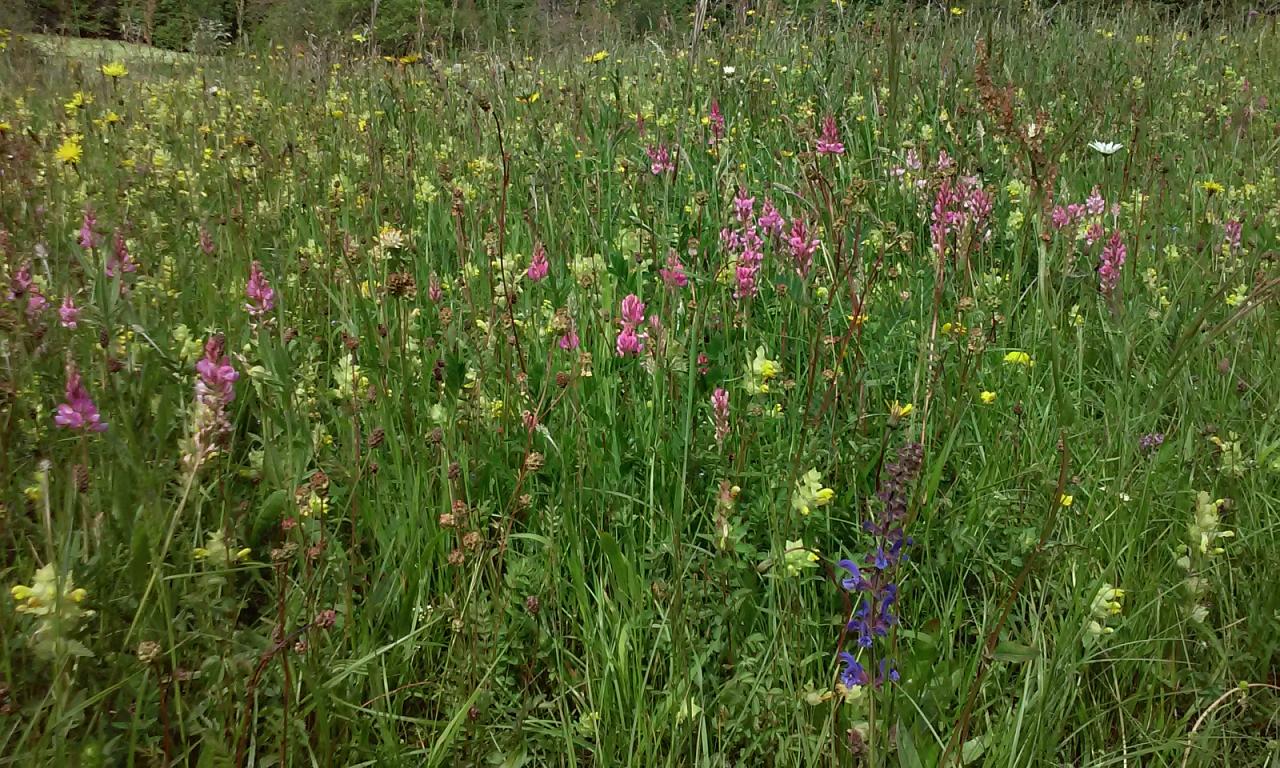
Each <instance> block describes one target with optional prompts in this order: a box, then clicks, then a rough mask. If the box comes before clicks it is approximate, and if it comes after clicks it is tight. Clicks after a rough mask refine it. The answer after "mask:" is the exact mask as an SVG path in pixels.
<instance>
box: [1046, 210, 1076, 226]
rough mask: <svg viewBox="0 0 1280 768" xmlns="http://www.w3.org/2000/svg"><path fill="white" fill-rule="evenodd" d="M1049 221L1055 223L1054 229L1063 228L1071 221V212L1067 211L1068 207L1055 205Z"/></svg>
mask: <svg viewBox="0 0 1280 768" xmlns="http://www.w3.org/2000/svg"><path fill="white" fill-rule="evenodd" d="M1049 222H1050V223H1051V224H1053V228H1054V229H1062V228H1063V227H1065V226H1067V225H1068V224H1070V223H1071V214H1069V213H1067V209H1066V208H1063V207H1062V206H1060V205H1055V206H1053V212H1052V213H1051V214H1049Z"/></svg>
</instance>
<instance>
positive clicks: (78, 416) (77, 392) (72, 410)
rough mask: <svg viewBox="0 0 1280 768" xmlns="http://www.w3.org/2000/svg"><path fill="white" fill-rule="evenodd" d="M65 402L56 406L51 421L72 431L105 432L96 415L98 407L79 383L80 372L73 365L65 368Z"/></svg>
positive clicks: (104, 425)
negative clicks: (55, 411) (56, 408)
mask: <svg viewBox="0 0 1280 768" xmlns="http://www.w3.org/2000/svg"><path fill="white" fill-rule="evenodd" d="M66 398H67V401H66V402H65V403H63V404H61V405H59V406H58V411H57V413H55V414H54V416H53V421H54V423H55V424H57V425H58V426H60V427H64V428H66V429H70V430H72V431H77V432H78V431H85V432H106V431H107V424H106V422H104V421H103V420H102V416H101V415H100V414H99V413H98V406H96V405H94V403H93V398H91V397H89V392H88V390H86V389H85V388H84V383H83V382H81V381H80V372H79V371H77V370H76V367H75V366H74V365H68V366H67V391H66Z"/></svg>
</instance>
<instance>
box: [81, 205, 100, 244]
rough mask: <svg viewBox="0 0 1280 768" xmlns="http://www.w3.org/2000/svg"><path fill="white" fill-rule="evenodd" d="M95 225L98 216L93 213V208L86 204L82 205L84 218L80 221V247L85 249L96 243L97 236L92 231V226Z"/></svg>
mask: <svg viewBox="0 0 1280 768" xmlns="http://www.w3.org/2000/svg"><path fill="white" fill-rule="evenodd" d="M97 225H98V217H96V216H94V215H93V208H91V207H89V206H88V205H86V206H85V207H84V220H83V221H82V222H81V223H80V247H81V248H83V249H85V250H86V251H87V250H89V249H90V248H93V247H94V246H95V245H97V243H98V237H97V235H96V234H94V231H93V228H94V227H96V226H97Z"/></svg>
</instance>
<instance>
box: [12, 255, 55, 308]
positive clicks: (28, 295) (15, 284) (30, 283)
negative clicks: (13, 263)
mask: <svg viewBox="0 0 1280 768" xmlns="http://www.w3.org/2000/svg"><path fill="white" fill-rule="evenodd" d="M5 298H7V299H8V300H9V301H21V300H22V299H26V300H27V317H29V318H33V317H35V316H36V315H38V314H40V313H41V312H43V311H44V310H45V308H46V307H48V306H49V300H48V299H46V298H45V296H44V294H43V293H41V292H40V287H39V286H37V285H36V283H35V279H34V278H33V277H32V276H31V262H29V261H28V262H27V263H25V264H23V265H22V266H21V267H18V271H17V272H15V273H13V276H12V277H11V278H9V292H8V293H7V294H5Z"/></svg>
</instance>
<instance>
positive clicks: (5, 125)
mask: <svg viewBox="0 0 1280 768" xmlns="http://www.w3.org/2000/svg"><path fill="white" fill-rule="evenodd" d="M12 130H13V126H12V125H11V124H10V123H9V121H8V120H0V133H8V132H9V131H12Z"/></svg>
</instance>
